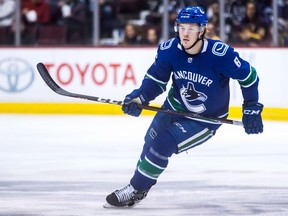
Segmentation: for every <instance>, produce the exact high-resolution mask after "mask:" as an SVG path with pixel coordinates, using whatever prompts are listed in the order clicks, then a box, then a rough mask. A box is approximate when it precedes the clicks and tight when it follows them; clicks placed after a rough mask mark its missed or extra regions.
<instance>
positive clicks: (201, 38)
mask: <svg viewBox="0 0 288 216" xmlns="http://www.w3.org/2000/svg"><path fill="white" fill-rule="evenodd" d="M199 34H200V33H199ZM204 34H205V30H204V32H203V34H202V35H201V36H200V37H199V35H198V37H197V39H196V41H195V42H194V43H193V44H192V45H191V46H190V47H188V48H184V47H183V45H182V47H183V48H184V50H189V49H192V48H193V47H194V46H195V45H196V44H197V43H198V41H200V40H201V41H203V37H204Z"/></svg>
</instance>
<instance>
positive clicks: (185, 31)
mask: <svg viewBox="0 0 288 216" xmlns="http://www.w3.org/2000/svg"><path fill="white" fill-rule="evenodd" d="M178 32H179V37H180V40H181V43H182V45H183V46H184V48H188V47H190V46H192V44H193V43H194V42H195V41H196V39H197V38H198V36H199V32H200V27H199V26H198V25H197V24H194V23H180V24H179V26H178Z"/></svg>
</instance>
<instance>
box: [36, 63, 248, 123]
mask: <svg viewBox="0 0 288 216" xmlns="http://www.w3.org/2000/svg"><path fill="white" fill-rule="evenodd" d="M37 70H38V72H39V73H40V75H41V77H42V79H43V80H44V81H45V83H46V84H47V85H48V86H49V87H50V88H51V89H52V90H53V91H54V92H56V93H57V94H59V95H63V96H67V97H74V98H80V99H84V100H90V101H96V102H100V103H106V104H114V105H120V106H122V105H123V102H122V101H117V100H111V99H105V98H100V97H96V96H90V95H84V94H78V93H72V92H69V91H66V90H65V89H63V88H61V87H60V86H59V85H58V84H57V83H56V82H55V81H54V80H53V78H52V77H51V76H50V74H49V72H48V70H47V68H46V67H45V65H44V64H43V63H38V64H37ZM139 107H140V108H142V109H145V110H150V111H155V112H163V113H167V114H171V115H178V116H183V117H187V118H192V119H198V120H202V121H208V122H213V123H217V124H223V123H225V124H232V125H239V126H243V123H242V122H241V121H236V120H231V119H223V118H217V117H210V116H209V117H208V116H202V115H199V114H196V113H190V112H189V113H187V112H177V111H174V110H168V109H163V108H160V107H154V106H146V105H141V104H139Z"/></svg>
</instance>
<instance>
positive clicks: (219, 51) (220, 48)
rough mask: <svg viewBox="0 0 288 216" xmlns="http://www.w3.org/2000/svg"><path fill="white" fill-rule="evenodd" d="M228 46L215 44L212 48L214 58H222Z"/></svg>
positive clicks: (220, 43)
mask: <svg viewBox="0 0 288 216" xmlns="http://www.w3.org/2000/svg"><path fill="white" fill-rule="evenodd" d="M228 48H229V46H228V45H227V44H225V43H223V42H216V43H215V44H214V45H213V47H212V53H213V54H214V55H216V56H224V55H225V54H226V52H227V50H228Z"/></svg>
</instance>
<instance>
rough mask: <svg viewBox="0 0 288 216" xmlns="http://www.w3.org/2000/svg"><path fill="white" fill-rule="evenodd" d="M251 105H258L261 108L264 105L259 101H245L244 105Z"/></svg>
mask: <svg viewBox="0 0 288 216" xmlns="http://www.w3.org/2000/svg"><path fill="white" fill-rule="evenodd" d="M251 106H258V107H259V108H263V107H264V105H263V104H261V103H259V102H258V101H244V102H243V107H251Z"/></svg>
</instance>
